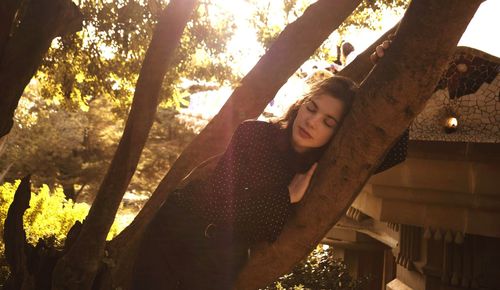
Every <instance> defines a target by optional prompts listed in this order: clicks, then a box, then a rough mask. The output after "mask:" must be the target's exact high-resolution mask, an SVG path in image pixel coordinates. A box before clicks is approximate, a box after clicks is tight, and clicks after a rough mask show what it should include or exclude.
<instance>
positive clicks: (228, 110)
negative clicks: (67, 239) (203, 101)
mask: <svg viewBox="0 0 500 290" xmlns="http://www.w3.org/2000/svg"><path fill="white" fill-rule="evenodd" d="M359 3H360V0H355V1H349V0H338V1H332V0H319V1H318V2H316V3H315V4H313V5H311V6H310V7H309V8H307V10H306V11H305V12H304V14H303V15H302V16H301V17H300V18H298V19H297V20H296V21H295V22H294V23H292V24H290V25H288V26H287V27H286V28H285V30H284V31H283V32H282V33H281V34H280V36H279V37H278V39H277V40H276V41H275V43H274V44H273V46H272V47H271V48H270V49H269V51H268V52H267V53H266V54H265V55H264V56H263V57H262V58H261V59H260V60H259V62H258V63H257V64H256V65H255V67H254V68H253V69H252V70H251V71H250V72H249V73H248V74H247V75H246V76H245V77H244V78H243V79H242V81H241V83H240V85H239V87H237V88H236V89H235V91H234V92H233V94H232V95H231V96H230V98H229V100H228V101H227V102H226V104H225V105H224V106H223V108H222V109H221V111H220V112H219V113H218V114H217V115H216V116H215V117H214V118H213V119H212V121H211V122H210V123H209V124H208V125H207V126H206V128H205V129H204V130H203V131H202V132H201V133H200V134H199V135H198V136H197V137H196V138H195V139H194V140H193V142H191V144H190V145H189V146H188V147H187V148H186V149H185V150H184V151H183V153H182V154H181V156H180V157H179V158H178V159H177V161H176V162H175V163H174V165H173V166H172V169H171V170H170V171H169V172H168V174H167V175H166V176H165V177H164V178H163V180H162V181H161V183H160V185H159V186H158V188H157V189H156V190H155V192H154V193H153V195H152V197H151V198H150V200H149V201H148V202H147V204H146V205H145V206H144V208H143V209H142V210H141V212H140V213H139V215H138V216H137V217H136V219H135V220H134V222H133V223H132V224H131V225H130V226H129V227H127V228H126V229H125V230H124V231H123V232H122V233H121V234H120V235H119V236H118V237H117V238H115V239H114V240H113V241H112V242H111V245H110V248H109V249H110V251H111V252H113V253H112V256H113V257H114V259H116V261H115V264H117V265H118V268H116V270H115V271H114V272H115V273H119V274H117V277H116V279H115V280H116V281H117V283H118V284H119V285H126V284H127V282H126V281H120V280H121V278H119V277H118V276H121V277H122V278H123V279H127V278H128V277H129V276H130V275H128V274H127V273H130V271H131V266H132V262H133V260H134V254H135V252H136V247H137V243H138V240H139V238H140V236H141V234H142V231H143V230H144V227H145V225H147V223H148V222H149V221H150V220H151V218H152V217H153V216H154V215H155V213H156V211H157V210H158V209H159V208H160V206H161V205H162V203H163V202H164V201H165V199H166V198H167V196H168V193H169V192H171V191H172V190H173V189H175V187H176V186H177V184H178V183H179V181H180V180H181V179H182V178H183V177H185V176H186V175H187V174H188V173H189V172H190V171H191V170H192V169H193V168H194V167H195V166H196V165H198V164H200V163H201V162H203V161H204V160H206V159H208V158H210V157H211V156H214V155H217V154H219V153H221V152H222V151H224V149H225V147H226V146H227V143H228V142H229V139H230V137H231V135H232V133H233V131H234V130H235V129H236V127H237V126H238V124H239V123H241V122H242V121H244V120H247V119H251V118H256V117H258V115H259V114H260V113H261V112H262V111H263V110H264V108H265V107H266V105H267V103H269V102H270V101H271V100H272V99H273V97H274V95H275V94H276V93H277V91H278V90H279V89H280V88H281V86H282V85H283V84H284V83H285V82H286V81H287V80H288V78H289V77H290V76H291V75H292V74H293V73H294V72H295V71H296V70H297V69H298V68H299V67H300V65H301V64H302V63H303V62H304V61H306V60H307V59H308V58H309V57H310V56H311V55H312V54H313V53H314V51H315V50H316V49H317V48H318V47H319V46H320V45H321V44H322V43H323V42H324V41H325V40H326V39H327V38H328V36H329V35H330V34H331V33H332V32H333V31H334V30H335V29H336V28H337V27H338V26H339V25H340V24H341V23H342V21H343V20H344V19H345V18H346V17H347V16H349V14H350V13H351V12H352V11H354V9H355V8H356V6H357V5H358V4H359Z"/></svg>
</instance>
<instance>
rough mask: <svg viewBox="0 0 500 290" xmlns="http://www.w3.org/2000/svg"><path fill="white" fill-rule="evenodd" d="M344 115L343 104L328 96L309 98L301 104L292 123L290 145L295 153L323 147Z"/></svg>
mask: <svg viewBox="0 0 500 290" xmlns="http://www.w3.org/2000/svg"><path fill="white" fill-rule="evenodd" d="M343 114H344V103H343V102H342V101H341V100H339V99H337V98H334V97H332V96H330V95H328V94H322V95H317V96H313V97H311V99H310V100H309V101H307V102H305V103H304V104H302V105H301V106H300V108H299V111H298V112H297V117H296V118H295V121H294V122H293V128H292V145H293V148H294V149H295V151H297V152H300V153H302V152H306V151H308V150H309V149H313V148H319V147H321V146H323V145H325V144H326V143H327V142H328V141H329V140H330V138H331V137H332V135H333V133H335V131H336V130H337V126H338V125H339V122H340V120H341V118H342V115H343Z"/></svg>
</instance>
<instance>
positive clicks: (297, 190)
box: [288, 162, 318, 203]
mask: <svg viewBox="0 0 500 290" xmlns="http://www.w3.org/2000/svg"><path fill="white" fill-rule="evenodd" d="M317 166H318V163H317V162H316V163H314V164H313V165H312V166H311V168H309V170H308V171H307V172H306V173H297V174H295V176H294V177H293V179H292V181H291V182H290V184H289V185H288V191H289V192H290V202H291V203H296V202H299V201H300V200H302V198H303V197H304V194H305V193H306V190H307V187H308V186H309V183H310V182H311V177H312V176H313V174H314V171H315V170H316V167H317Z"/></svg>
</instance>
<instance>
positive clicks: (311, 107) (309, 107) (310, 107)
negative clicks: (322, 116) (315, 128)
mask: <svg viewBox="0 0 500 290" xmlns="http://www.w3.org/2000/svg"><path fill="white" fill-rule="evenodd" d="M306 109H307V110H308V111H309V112H312V113H315V112H316V111H318V106H317V105H316V104H315V103H314V102H313V101H311V102H308V103H307V105H306Z"/></svg>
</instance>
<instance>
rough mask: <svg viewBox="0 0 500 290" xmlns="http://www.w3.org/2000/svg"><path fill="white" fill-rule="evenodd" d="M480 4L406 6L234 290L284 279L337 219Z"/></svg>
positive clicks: (419, 105) (422, 0)
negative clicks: (297, 195) (310, 173)
mask: <svg viewBox="0 0 500 290" xmlns="http://www.w3.org/2000/svg"><path fill="white" fill-rule="evenodd" d="M480 3H481V1H480V0H475V1H466V2H464V1H460V0H441V1H433V0H419V1H413V2H412V3H411V5H410V7H409V8H408V11H407V12H406V14H405V17H404V19H403V20H402V22H401V24H400V27H399V30H398V33H397V35H396V39H395V40H394V41H393V43H392V45H391V48H390V49H389V50H388V51H387V53H386V56H385V57H384V58H383V59H382V60H381V61H380V63H379V64H378V65H377V66H375V68H374V69H373V70H372V72H371V74H370V75H369V76H368V77H367V79H366V80H365V81H364V82H363V84H362V85H361V88H360V91H359V93H358V97H357V98H356V100H355V102H354V104H353V107H352V110H351V112H350V113H349V115H348V116H347V117H346V119H345V121H344V122H343V125H342V127H341V128H340V129H339V131H338V133H337V134H336V135H335V137H334V139H333V142H332V144H331V146H330V148H329V149H328V151H327V152H326V154H325V156H324V157H323V158H322V160H321V162H320V164H319V166H318V169H317V170H316V174H315V176H314V178H313V181H312V184H311V187H310V190H309V192H308V194H307V195H306V197H305V199H304V201H303V202H302V204H301V206H300V207H299V209H298V212H297V215H296V216H295V217H294V218H293V219H292V220H291V221H290V222H289V223H288V224H287V225H286V226H285V229H284V230H283V232H282V234H281V236H280V237H279V238H278V240H277V241H276V242H275V243H274V244H272V245H261V246H260V247H259V250H258V251H256V252H255V253H253V255H252V258H251V260H250V261H249V263H248V264H247V266H246V268H245V269H244V270H243V272H242V273H241V275H240V277H239V280H238V283H237V287H236V288H237V289H257V288H260V287H263V286H266V285H268V284H269V283H271V282H273V281H275V279H276V278H277V277H279V276H280V275H282V274H285V273H287V272H289V271H290V270H291V269H292V268H293V265H295V264H296V263H298V262H299V261H300V260H302V259H303V258H304V257H306V255H307V254H308V253H309V252H310V251H311V250H312V249H313V248H314V247H315V246H316V245H317V244H318V243H319V242H320V241H321V239H322V238H323V237H324V235H325V234H326V232H327V231H328V230H329V229H330V228H331V227H332V226H334V225H335V223H336V222H337V221H338V220H339V219H340V217H342V216H343V215H344V213H345V212H346V210H347V209H348V207H349V206H350V204H351V203H352V201H353V200H354V198H355V197H356V195H357V194H358V192H359V191H360V190H361V189H362V187H363V185H364V184H365V183H366V181H367V180H368V178H369V177H370V176H371V174H372V173H373V171H374V170H375V169H376V167H377V165H378V164H377V162H379V160H380V157H381V156H383V155H384V154H385V152H386V151H387V150H388V148H389V147H390V146H391V145H392V144H393V143H394V142H395V141H396V138H397V137H398V136H400V135H401V133H402V132H403V131H404V130H405V129H406V128H407V127H408V126H409V124H410V122H411V120H413V118H414V117H415V116H416V115H417V114H418V113H419V112H420V111H421V110H422V109H423V108H424V105H425V102H426V101H427V99H428V98H429V97H430V96H431V94H432V92H433V90H434V88H435V85H436V83H437V82H438V80H439V77H440V76H441V74H442V72H443V70H444V69H445V68H446V65H447V63H448V61H449V57H450V56H451V54H452V52H453V51H454V49H455V47H456V44H457V43H458V40H459V39H460V37H461V35H462V33H463V32H464V30H465V28H466V27H467V24H468V23H469V21H470V19H471V18H472V16H473V15H474V13H475V11H476V10H477V8H478V6H479V4H480ZM438 31H439V32H438ZM415 52H418V53H415ZM352 132H356V134H353V133H352Z"/></svg>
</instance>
